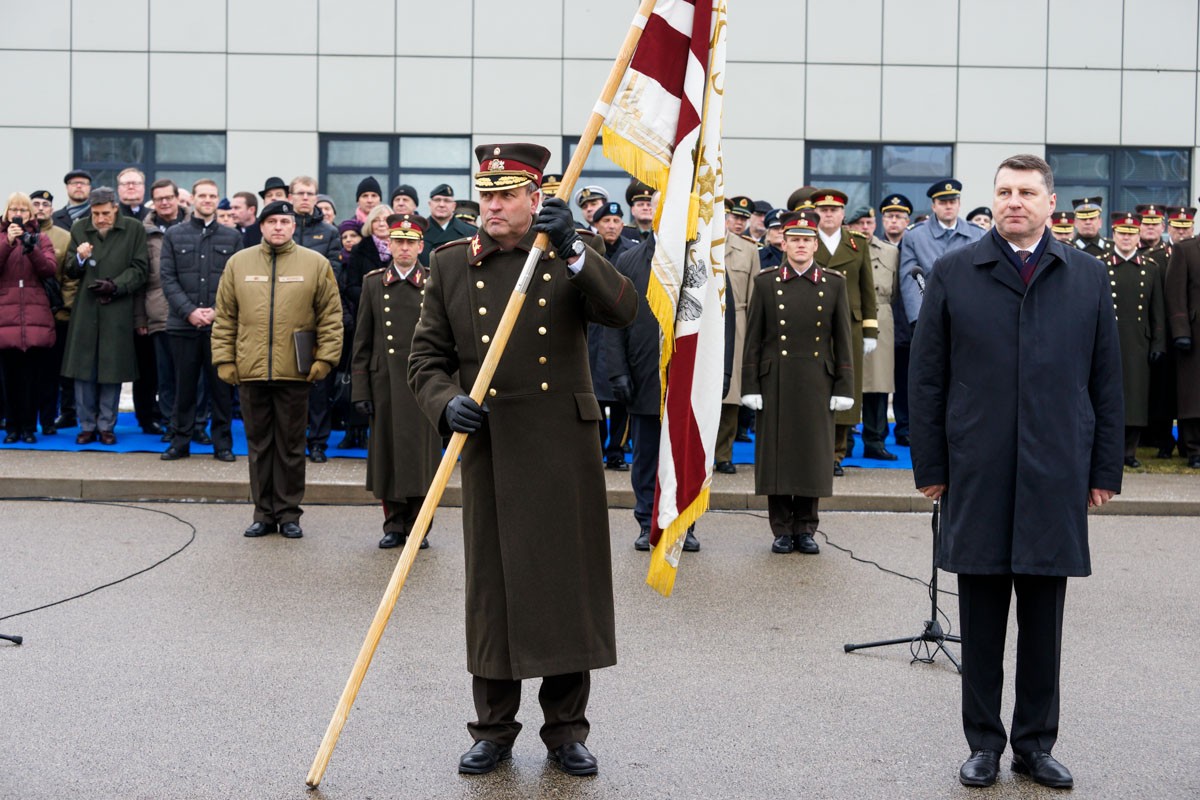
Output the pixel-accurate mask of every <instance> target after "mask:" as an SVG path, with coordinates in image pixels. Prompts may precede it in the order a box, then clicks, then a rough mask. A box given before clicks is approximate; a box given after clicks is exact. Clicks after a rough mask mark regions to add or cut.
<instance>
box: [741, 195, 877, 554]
mask: <svg viewBox="0 0 1200 800" xmlns="http://www.w3.org/2000/svg"><path fill="white" fill-rule="evenodd" d="M782 219H783V231H784V236H783V240H784V245H783V247H784V252H785V253H786V255H787V259H786V261H785V262H784V263H783V265H782V266H780V267H772V268H770V269H766V270H763V271H762V272H760V273H759V274H758V276H757V277H756V278H755V279H754V295H753V297H752V298H751V300H750V313H749V315H748V318H747V321H746V350H745V355H744V356H743V359H742V386H741V388H742V392H743V393H744V394H743V397H742V403H743V404H744V405H745V406H746V407H747V408H751V409H754V410H755V411H757V412H758V415H757V421H756V423H755V424H756V431H757V435H756V436H755V440H754V492H755V494H765V495H766V496H767V508H768V513H769V515H770V520H771V533H772V534H774V536H775V541H774V543H773V544H772V545H771V551H772V552H774V553H791V552H793V551H795V550H798V551H800V552H801V553H807V554H810V555H812V554H816V553H818V552H820V548H818V546H817V543H816V541H814V540H813V534H814V533H815V532H816V530H817V521H818V519H817V506H818V503H819V502H820V501H819V499H818V498H821V497H829V496H830V495H832V494H833V476H832V475H831V474H830V472H829V467H828V464H829V462H830V460H831V459H832V458H833V437H834V412H835V411H837V410H839V409H841V410H844V409H848V408H850V407H851V406H852V405H853V404H854V398H853V397H851V394H852V393H853V391H854V384H855V380H854V374H853V369H854V367H853V359H852V358H851V352H850V351H851V348H852V347H853V342H854V341H855V339H854V338H853V336H852V334H851V332H850V305H849V302H848V299H847V292H846V279H845V278H843V277H842V275H841V274H840V273H837V272H833V271H830V270H826V269H822V268H821V267H820V266H818V265H817V264H816V263H815V261H814V259H813V255H814V254H815V252H816V250H817V245H818V242H817V226H818V224H819V223H818V217H817V215H816V214H814V213H813V212H811V211H789V212H787V213H786V214H784V215H783V217H782Z"/></svg>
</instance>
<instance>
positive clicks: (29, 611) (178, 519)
mask: <svg viewBox="0 0 1200 800" xmlns="http://www.w3.org/2000/svg"><path fill="white" fill-rule="evenodd" d="M0 500H2V501H8V502H49V503H80V504H83V505H93V506H111V507H113V508H131V509H133V510H134V511H148V512H151V513H154V514H162V515H163V516H165V517H170V518H171V519H173V520H175V521H176V522H181V523H183V524H184V525H186V526H188V528H190V529H191V531H192V535H191V536H190V537H188V540H187V541H186V542H184V543H183V546H182V547H180V548H179V549H178V550H175V551H174V552H173V553H171V554H170V555H167V556H165V557H163V558H160V559H159V560H158V561H155V562H154V563H153V564H151V565H150V566H148V567H144V568H142V569H139V570H138V571H137V572H131V573H129V574H128V575H126V576H125V577H123V578H117V579H116V580H115V581H109V582H108V583H106V584H103V585H101V586H97V587H95V588H93V589H88V590H87V591H86V592H80V593H79V594H75V595H71V596H70V597H64V598H63V599H61V600H55V601H54V602H52V603H46V604H44V605H40V606H37V607H35V608H27V609H25V610H24V611H17V612H16V613H14V614H6V615H4V616H2V617H0V622H3V621H4V620H6V619H12V618H13V617H20V616H23V615H25V614H32V613H33V612H34V611H41V610H42V609H45V608H52V607H54V606H60V605H62V604H63V603H69V602H70V601H72V600H78V599H79V598H81V597H87V596H88V595H89V594H94V593H96V592H98V591H100V590H101V589H107V588H108V587H110V586H116V585H117V584H118V583H123V582H125V581H127V580H129V579H130V578H136V577H137V576H138V575H141V574H142V573H144V572H149V571H150V570H152V569H154V568H155V567H157V566H159V565H161V564H164V563H166V562H167V561H170V560H171V559H172V558H174V557H175V556H177V555H179V554H180V553H182V552H183V551H184V550H186V549H187V548H188V547H189V546H191V544H192V542H194V541H196V526H195V525H193V524H192V523H190V522H188V521H187V520H186V519H183V518H182V517H177V516H176V515H174V514H172V513H171V512H169V511H163V510H162V509H158V508H144V507H142V506H140V505H132V504H130V503H112V502H108V501H105V500H80V499H75V498H70V497H0Z"/></svg>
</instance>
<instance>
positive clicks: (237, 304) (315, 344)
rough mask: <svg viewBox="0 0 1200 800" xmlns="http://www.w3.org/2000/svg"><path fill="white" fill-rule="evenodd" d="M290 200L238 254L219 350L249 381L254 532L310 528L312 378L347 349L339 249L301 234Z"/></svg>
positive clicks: (245, 398)
mask: <svg viewBox="0 0 1200 800" xmlns="http://www.w3.org/2000/svg"><path fill="white" fill-rule="evenodd" d="M294 213H295V212H294V209H293V207H292V204H291V203H290V202H288V201H287V200H276V201H274V202H272V203H269V204H268V205H267V206H266V208H264V209H263V210H262V213H261V214H260V215H259V217H258V224H259V227H260V228H261V230H262V237H263V238H262V242H261V243H260V244H259V245H258V246H257V247H250V248H247V249H245V250H241V251H239V252H238V253H236V254H235V255H233V256H232V257H231V258H230V259H229V262H228V263H227V265H226V267H225V271H224V273H222V275H221V283H220V286H219V287H218V288H217V304H216V318H215V320H214V321H213V331H212V360H213V365H214V366H215V367H216V368H217V375H218V376H219V377H220V378H221V380H223V381H225V382H226V383H230V384H235V385H237V386H238V387H239V393H240V396H241V403H242V420H243V422H244V423H245V426H246V445H247V448H248V450H249V462H250V493H251V496H252V499H253V500H254V523H253V524H252V525H251V526H250V527H249V528H247V529H246V532H245V534H246V536H263V535H265V534H268V533H275V532H276V531H279V532H280V533H282V534H283V535H284V536H285V537H287V538H289V539H298V538H300V537H301V536H303V535H304V534H303V532H302V531H301V529H300V522H299V520H300V514H301V513H302V511H301V509H300V501H301V499H303V497H304V449H305V439H304V432H305V425H306V423H307V421H308V389H309V384H310V383H312V382H314V381H319V380H321V379H322V378H324V377H326V376H327V375H329V372H330V370H332V369H333V365H334V364H336V363H337V362H338V359H339V358H340V356H341V353H342V303H341V300H340V298H339V296H338V288H337V281H336V279H335V278H334V276H333V268H332V267H331V266H330V264H329V259H327V258H325V257H324V256H322V255H319V254H318V253H315V252H313V251H312V250H308V249H306V248H304V247H301V246H299V245H297V244H296V243H295V242H293V241H292V234H293V233H294V232H295V229H296V219H295V216H294Z"/></svg>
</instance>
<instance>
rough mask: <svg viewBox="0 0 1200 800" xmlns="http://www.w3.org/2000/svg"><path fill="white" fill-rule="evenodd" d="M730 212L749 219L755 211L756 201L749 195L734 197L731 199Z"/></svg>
mask: <svg viewBox="0 0 1200 800" xmlns="http://www.w3.org/2000/svg"><path fill="white" fill-rule="evenodd" d="M729 213H730V214H733V215H734V216H735V217H746V218H747V219H749V218H750V215H751V214H753V213H754V201H753V200H751V199H750V198H749V197H732V198H730V199H729Z"/></svg>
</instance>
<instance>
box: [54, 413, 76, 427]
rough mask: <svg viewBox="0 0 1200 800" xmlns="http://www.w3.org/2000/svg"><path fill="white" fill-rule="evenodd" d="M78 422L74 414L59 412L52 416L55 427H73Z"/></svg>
mask: <svg viewBox="0 0 1200 800" xmlns="http://www.w3.org/2000/svg"><path fill="white" fill-rule="evenodd" d="M78 424H79V420H78V419H76V417H75V415H74V414H59V415H58V416H57V417H55V418H54V427H56V428H74V427H75V426H76V425H78Z"/></svg>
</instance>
